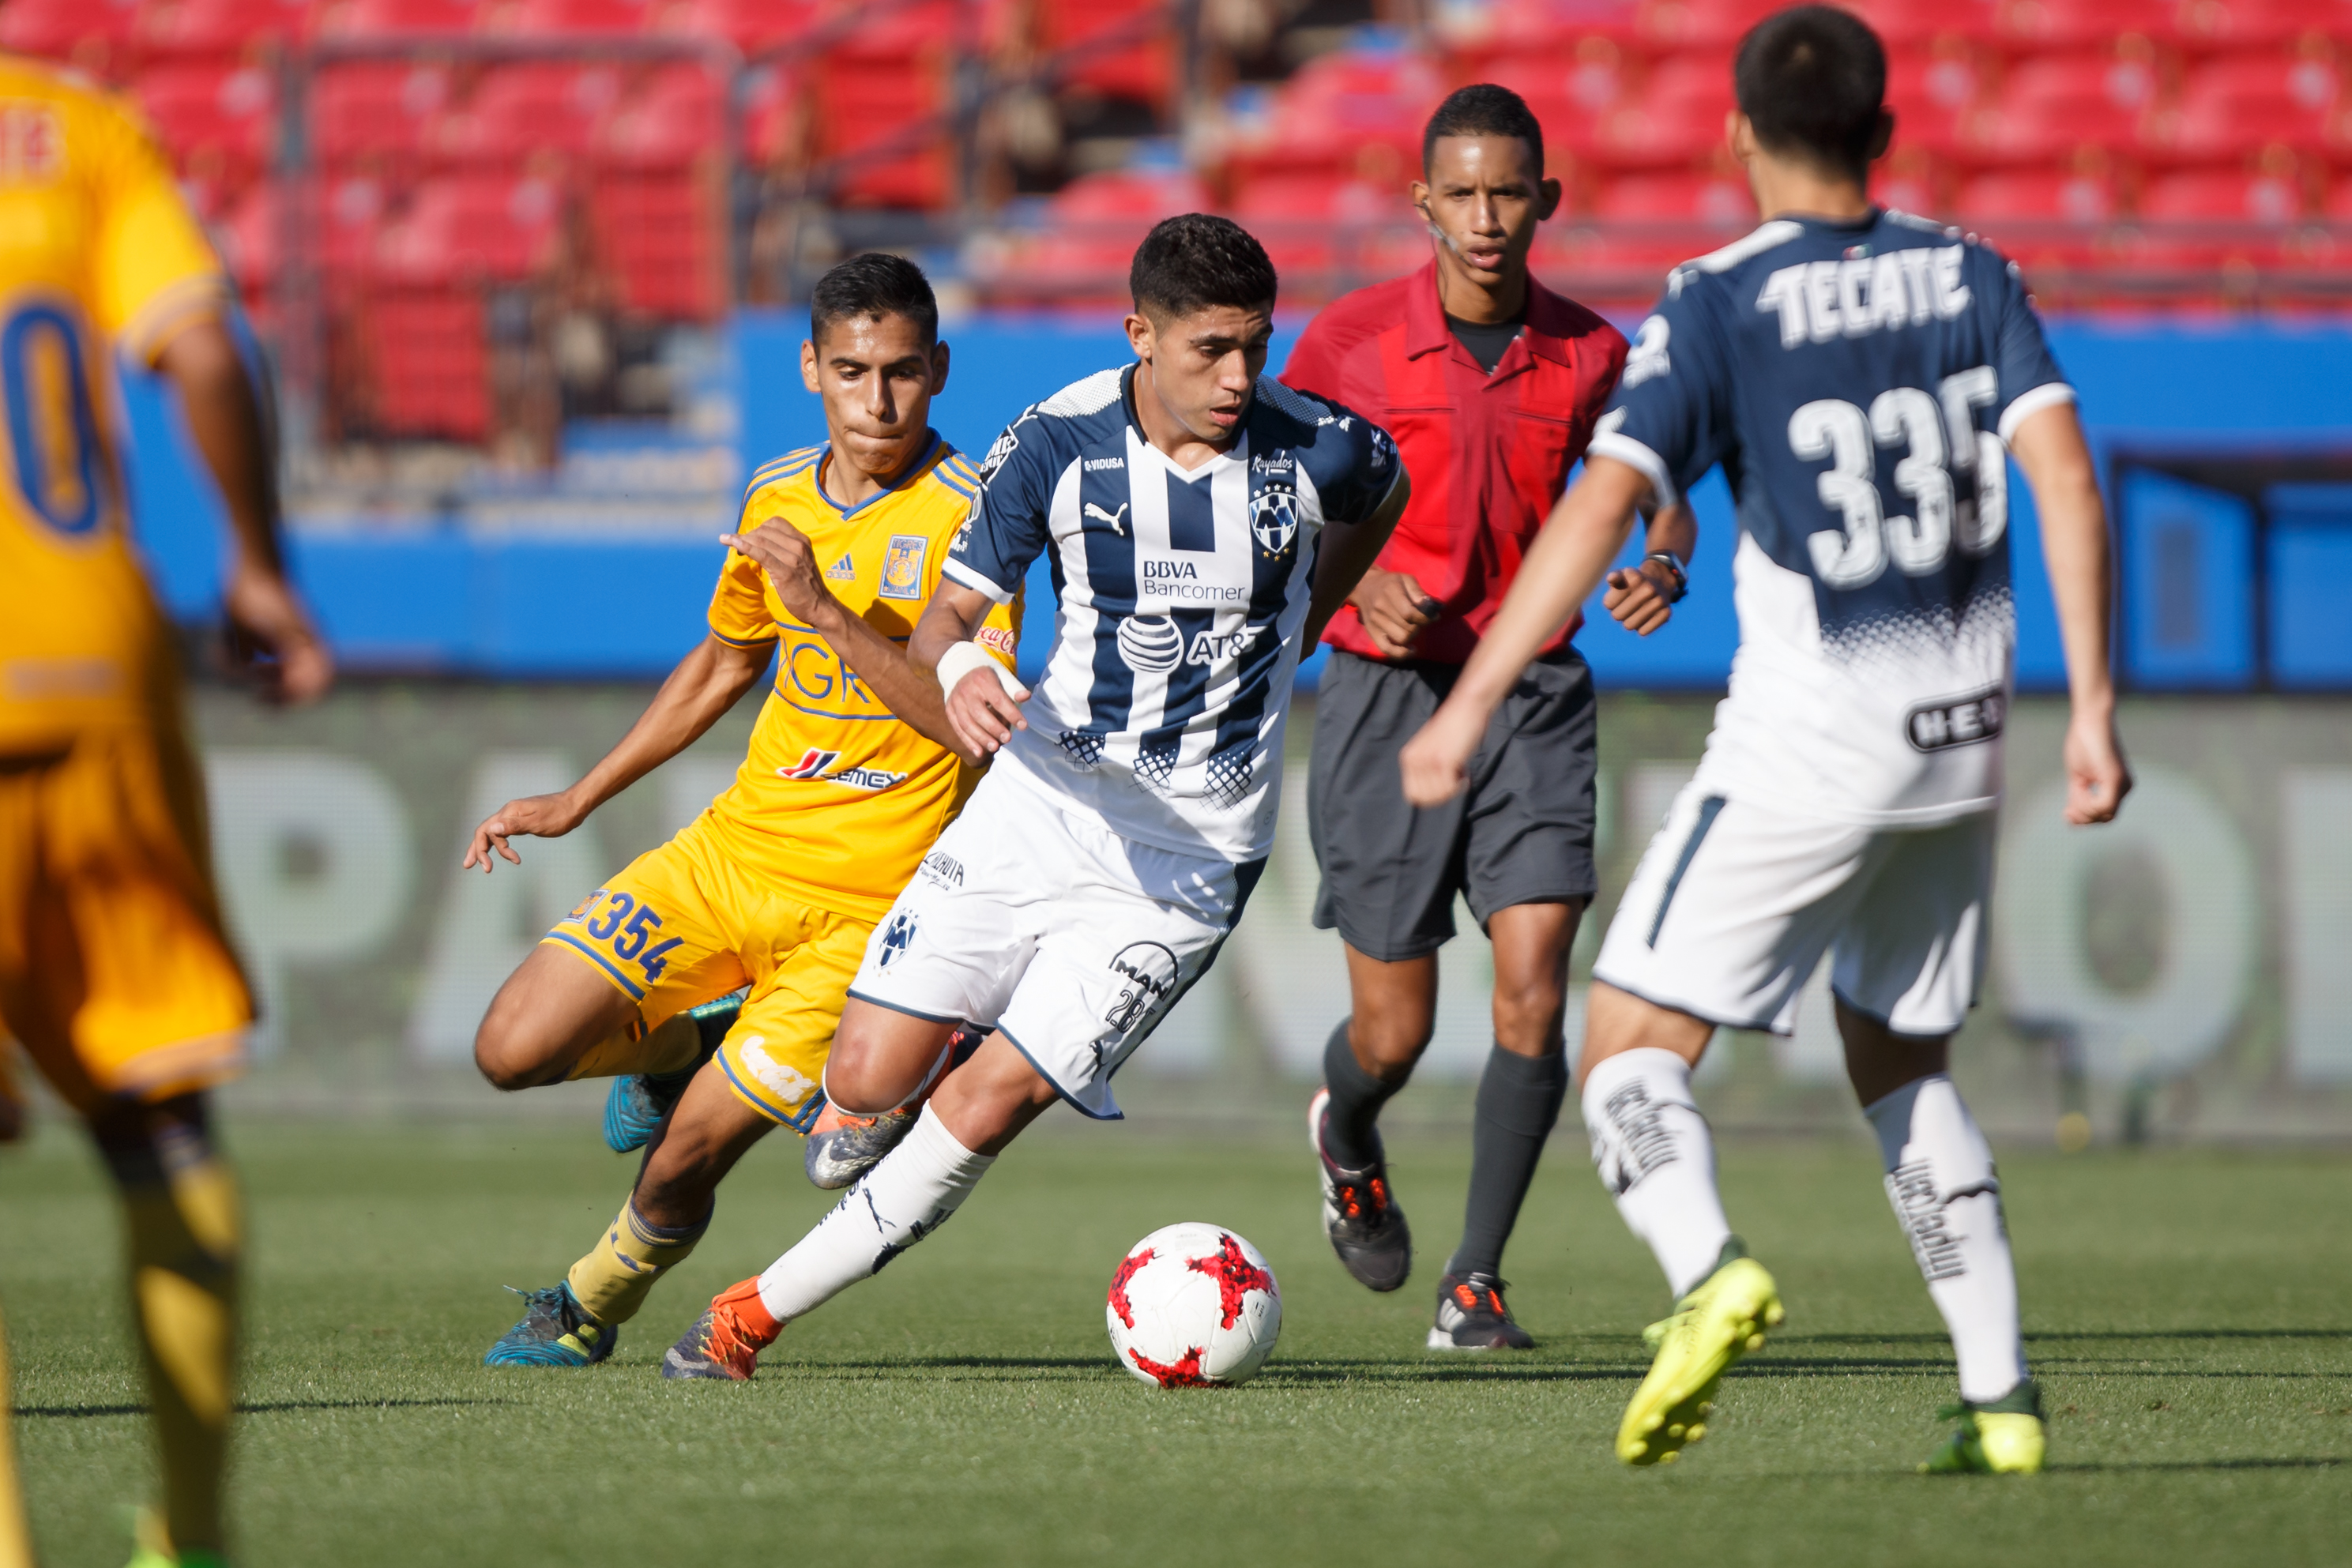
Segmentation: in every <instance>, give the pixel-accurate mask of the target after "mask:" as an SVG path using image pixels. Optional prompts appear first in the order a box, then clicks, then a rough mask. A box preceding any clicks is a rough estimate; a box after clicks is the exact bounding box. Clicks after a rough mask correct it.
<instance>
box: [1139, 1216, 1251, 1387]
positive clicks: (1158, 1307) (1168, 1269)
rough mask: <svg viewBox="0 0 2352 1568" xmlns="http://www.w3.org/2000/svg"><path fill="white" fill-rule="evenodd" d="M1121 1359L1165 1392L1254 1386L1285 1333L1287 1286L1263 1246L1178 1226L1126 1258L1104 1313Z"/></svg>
mask: <svg viewBox="0 0 2352 1568" xmlns="http://www.w3.org/2000/svg"><path fill="white" fill-rule="evenodd" d="M1103 1315H1104V1319H1105V1321H1106V1322H1108V1324H1109V1325H1110V1347H1111V1351H1112V1354H1115V1355H1117V1356H1118V1364H1120V1365H1121V1366H1123V1367H1125V1368H1127V1370H1128V1371H1129V1373H1130V1374H1132V1375H1134V1376H1136V1377H1139V1378H1141V1379H1142V1380H1143V1381H1144V1382H1146V1383H1156V1384H1158V1385H1160V1387H1162V1388H1222V1387H1226V1386H1230V1385H1233V1384H1236V1383H1246V1382H1248V1381H1249V1380H1250V1379H1251V1378H1253V1377H1255V1376H1256V1375H1257V1371H1258V1368H1259V1367H1261V1366H1263V1365H1265V1358H1266V1354H1267V1353H1268V1352H1270V1351H1272V1350H1273V1349H1274V1341H1275V1336H1276V1334H1279V1333H1281V1332H1282V1291H1281V1288H1280V1287H1279V1286H1277V1285H1276V1284H1275V1282H1274V1270H1271V1269H1269V1268H1267V1267H1266V1266H1265V1258H1264V1257H1263V1256H1262V1255H1261V1254H1260V1253H1259V1251H1258V1249H1256V1248H1255V1247H1253V1246H1251V1245H1250V1244H1249V1243H1248V1242H1247V1241H1245V1240H1244V1239H1242V1238H1240V1237H1238V1236H1236V1235H1234V1233H1233V1232H1232V1231H1230V1230H1227V1229H1224V1228H1223V1227H1221V1226H1215V1225H1198V1224H1185V1225H1170V1226H1166V1227H1163V1228H1160V1229H1158V1230H1155V1231H1153V1232H1152V1233H1151V1234H1150V1235H1149V1236H1147V1237H1145V1238H1144V1239H1142V1240H1140V1241H1139V1242H1137V1243H1136V1244H1135V1245H1134V1246H1133V1247H1130V1248H1129V1249H1128V1252H1127V1256H1126V1258H1125V1259H1123V1260H1120V1263H1119V1266H1118V1272H1117V1273H1115V1274H1113V1275H1112V1276H1111V1279H1110V1301H1109V1304H1108V1307H1107V1308H1106V1309H1105V1311H1104V1314H1103Z"/></svg>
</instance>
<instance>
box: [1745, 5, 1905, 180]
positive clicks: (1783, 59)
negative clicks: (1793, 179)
mask: <svg viewBox="0 0 2352 1568" xmlns="http://www.w3.org/2000/svg"><path fill="white" fill-rule="evenodd" d="M1731 79H1732V88H1733V90H1734V91H1735V92H1736V93H1737V94H1738V99H1739V112H1740V113H1742V114H1744V115H1746V116H1747V117H1748V122H1749V123H1750V124H1752V125H1753V126H1755V128H1756V140H1757V141H1760V142H1762V143H1763V144H1764V146H1765V147H1766V148H1767V149H1769V151H1771V152H1778V153H1781V154H1783V155H1795V156H1798V157H1805V158H1810V159H1811V160H1812V161H1813V162H1816V163H1818V164H1819V165H1820V166H1821V167H1822V169H1823V170H1825V171H1829V172H1836V173H1843V174H1852V175H1854V176H1855V177H1857V178H1859V177H1861V176H1862V175H1864V173H1866V172H1868V170H1869V168H1870V160H1871V156H1872V154H1873V153H1874V152H1876V151H1877V147H1876V141H1877V137H1878V127H1879V120H1880V113H1881V110H1882V109H1883V108H1884V105H1885V98H1886V50H1885V47H1884V46H1882V45H1881V44H1880V43H1879V41H1878V35H1877V34H1875V33H1874V32H1872V31H1871V30H1870V26H1869V24H1867V23H1865V22H1864V21H1863V20H1862V19H1861V18H1860V17H1858V16H1854V15H1853V14H1852V13H1851V12H1847V11H1840V10H1836V9H1834V8H1832V7H1831V6H1828V5H1798V6H1794V7H1792V8H1791V9H1790V10H1786V11H1783V12H1780V14H1779V15H1778V16H1768V17H1766V18H1765V19H1764V20H1763V21H1761V22H1759V23H1757V24H1756V26H1754V27H1752V28H1750V29H1749V30H1748V36H1747V37H1744V38H1742V39H1741V40H1740V41H1739V55H1738V58H1737V59H1735V60H1734V61H1733V62H1732V67H1731Z"/></svg>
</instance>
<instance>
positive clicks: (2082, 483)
mask: <svg viewBox="0 0 2352 1568" xmlns="http://www.w3.org/2000/svg"><path fill="white" fill-rule="evenodd" d="M2010 450H2011V452H2012V453H2013V454H2015V455H2016V457H2017V465H2018V466H2019V467H2020V468H2022V469H2024V470H2025V479H2026V483H2027V484H2029V485H2031V486H2032V487H2033V502H2034V506H2035V507H2037V508H2038V509H2039V510H2040V512H2041V514H2042V558H2043V559H2045V560H2046V561H2048V562H2049V566H2050V590H2051V595H2052V597H2053V598H2054V599H2055V600H2056V601H2058V632H2059V637H2060V640H2061V642H2062V643H2063V644H2064V646H2065V650H2066V688H2067V693H2068V695H2069V696H2070V697H2071V698H2072V709H2073V711H2072V713H2071V715H2070V716H2069V717H2068V719H2067V723H2066V742H2065V766H2066V820H2067V821H2070V822H2073V823H2074V824H2075V825H2076V826H2078V827H2084V826H2088V825H2089V824H2091V823H2094V822H2105V821H2113V820H2114V818H2115V814H2116V808H2118V807H2120V806H2121V805H2122V804H2123V800H2124V797H2125V796H2126V795H2127V794H2129V793H2130V792H2131V787H2132V777H2131V768H2130V767H2129V765H2128V764H2126V762H2125V760H2124V748H2123V742H2122V741H2121V739H2119V738H2118V737H2117V736H2116V684H2115V675H2114V673H2113V671H2112V670H2111V669H2110V667H2109V665H2108V663H2107V646H2108V632H2109V627H2108V614H2109V604H2110V602H2111V600H2112V593H2113V578H2112V567H2111V565H2110V562H2109V559H2108V552H2107V511H2106V506H2105V503H2104V502H2103V501H2102V500H2101V499H2100V497H2099V480H2098V472H2097V470H2096V468H2095V466H2094V465H2093V464H2092V461H2091V449H2090V446H2089V444H2088V443H2086V442H2085V441H2084V439H2083V424H2082V421H2081V419H2080V418H2078V417H2077V416H2076V413H2075V411H2074V404H2073V403H2071V402H2065V403H2057V404H2053V406H2051V407H2048V408H2044V409H2042V410H2039V411H2038V412H2036V413H2031V414H2028V415H2027V416H2026V417H2025V419H2024V420H2023V422H2021V423H2020V424H2019V425H2018V427H2017V431H2016V434H2013V435H2012V436H2011V438H2010Z"/></svg>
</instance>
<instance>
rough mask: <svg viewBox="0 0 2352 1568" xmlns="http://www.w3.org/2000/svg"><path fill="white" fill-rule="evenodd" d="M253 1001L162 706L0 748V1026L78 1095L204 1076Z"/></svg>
mask: <svg viewBox="0 0 2352 1568" xmlns="http://www.w3.org/2000/svg"><path fill="white" fill-rule="evenodd" d="M252 1021H253V1000H252V995H251V993H250V992H249V991H248V990H247V988H246V983H245V974H244V971H243V969H242V968H240V967H239V966H238V964H237V961H236V954H235V952H234V951H233V950H232V949H231V947H230V946H229V943H228V938H227V936H226V933H225V932H224V930H223V928H222V925H221V915H220V903H219V900H218V898H217V896H216V895H215V892H214V889H213V878H212V853H211V848H210V845H209V843H208V841H207V836H206V829H205V805H204V785H203V780H202V776H201V775H200V774H199V773H198V772H197V770H196V765H195V758H194V756H193V755H192V754H191V753H190V751H189V749H188V747H187V745H186V742H185V740H184V737H182V735H181V733H180V731H179V728H178V727H177V723H176V715H173V716H164V717H162V718H159V719H158V720H157V721H156V722H155V723H154V724H152V726H151V727H144V728H140V727H122V728H107V729H99V730H90V731H85V732H84V733H82V734H79V735H77V736H74V737H70V738H69V739H68V740H65V741H62V742H60V743H59V744H58V746H57V747H54V748H50V749H46V750H42V751H37V752H30V753H19V754H16V755H7V756H0V1032H5V1033H7V1034H13V1035H14V1036H16V1039H17V1040H18V1041H20V1042H21V1043H22V1044H23V1045H24V1047H25V1050H26V1052H27V1053H28V1054H29V1055H30V1056H31V1057H32V1059H33V1061H35V1062H36V1063H37V1065H38V1066H39V1068H40V1070H41V1071H42V1074H43V1075H44V1076H45V1077H47V1079H48V1081H49V1082H51V1083H52V1084H54V1085H55V1086H56V1088H57V1091H58V1094H59V1095H61V1096H62V1097H63V1098H64V1099H65V1100H66V1101H67V1102H68V1103H69V1104H71V1105H73V1106H74V1107H75V1108H76V1109H77V1110H79V1111H82V1112H84V1113H89V1112H94V1111H97V1110H99V1109H100V1108H101V1107H102V1106H104V1105H106V1104H107V1103H110V1102H116V1101H121V1100H126V1099H127V1100H136V1101H155V1100H163V1099H168V1098H170V1097H172V1096H173V1095H175V1094H184V1093H188V1092H192V1091H194V1090H199V1089H205V1088H209V1087H210V1086H212V1085H213V1084H215V1083H218V1082H222V1081H223V1080H225V1079H227V1078H230V1077H233V1076H235V1074H236V1071H237V1070H238V1069H239V1068H240V1067H242V1066H243V1065H244V1061H245V1045H246V1035H247V1029H248V1026H250V1025H251V1023H252Z"/></svg>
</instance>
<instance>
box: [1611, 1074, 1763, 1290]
mask: <svg viewBox="0 0 2352 1568" xmlns="http://www.w3.org/2000/svg"><path fill="white" fill-rule="evenodd" d="M1690 1080H1691V1070H1690V1063H1688V1062H1687V1061H1684V1060H1683V1059H1682V1058H1681V1057H1679V1056H1676V1055H1675V1053H1674V1052H1673V1051H1660V1050H1658V1049H1656V1048H1654V1047H1648V1046H1645V1047H1643V1048H1642V1049H1640V1050H1637V1051H1620V1052H1618V1053H1617V1054H1616V1055H1615V1056H1612V1057H1610V1058H1608V1059H1607V1060H1606V1061H1602V1062H1601V1064H1600V1065H1599V1066H1597V1067H1595V1068H1593V1070H1592V1075H1591V1077H1589V1078H1587V1079H1586V1080H1585V1081H1584V1126H1585V1130H1586V1131H1587V1132H1589V1133H1591V1134H1592V1164H1593V1166H1594V1167H1595V1168H1596V1169H1598V1170H1599V1171H1600V1172H1601V1183H1602V1185H1604V1186H1607V1187H1608V1188H1609V1190H1610V1192H1611V1193H1612V1195H1613V1196H1614V1197H1616V1199H1617V1212H1618V1213H1619V1214H1621V1215H1623V1216H1624V1217H1625V1225H1626V1228H1628V1229H1630V1230H1632V1231H1633V1234H1634V1235H1636V1236H1638V1237H1640V1238H1641V1239H1643V1240H1644V1241H1646V1242H1648V1243H1649V1244H1650V1250H1651V1251H1652V1252H1653V1253H1654V1254H1655V1255H1656V1257H1657V1260H1658V1267H1659V1268H1661V1269H1664V1270H1665V1271H1666V1283H1667V1285H1668V1286H1669V1287H1671V1288H1672V1289H1673V1291H1674V1293H1675V1299H1676V1300H1680V1299H1681V1298H1682V1297H1683V1296H1684V1295H1685V1294H1686V1293H1687V1292H1688V1291H1690V1290H1691V1288H1692V1287H1693V1286H1695V1285H1696V1284H1698V1283H1699V1281H1702V1280H1705V1279H1706V1277H1707V1276H1708V1275H1709V1274H1711V1273H1713V1272H1714V1271H1715V1264H1716V1260H1717V1259H1718V1258H1720V1257H1722V1255H1723V1244H1724V1243H1725V1242H1726V1241H1728V1240H1729V1239H1731V1226H1730V1224H1729V1222H1728V1221H1727V1220H1726V1219H1725V1218H1723V1199H1722V1198H1721V1197H1717V1194H1716V1190H1715V1139H1714V1136H1713V1134H1710V1133H1709V1132H1708V1131H1707V1125H1706V1117H1704V1116H1702V1115H1700V1114H1699V1113H1698V1106H1697V1105H1696V1104H1695V1103H1693V1102H1692V1100H1691V1092H1690Z"/></svg>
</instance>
